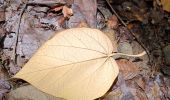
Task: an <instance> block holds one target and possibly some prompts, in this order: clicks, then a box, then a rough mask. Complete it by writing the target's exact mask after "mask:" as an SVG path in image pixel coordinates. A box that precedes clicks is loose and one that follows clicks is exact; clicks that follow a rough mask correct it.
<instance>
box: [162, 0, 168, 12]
mask: <svg viewBox="0 0 170 100" xmlns="http://www.w3.org/2000/svg"><path fill="white" fill-rule="evenodd" d="M161 3H162V7H163V10H165V11H168V12H170V0H161Z"/></svg>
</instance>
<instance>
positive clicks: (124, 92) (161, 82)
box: [0, 0, 170, 100]
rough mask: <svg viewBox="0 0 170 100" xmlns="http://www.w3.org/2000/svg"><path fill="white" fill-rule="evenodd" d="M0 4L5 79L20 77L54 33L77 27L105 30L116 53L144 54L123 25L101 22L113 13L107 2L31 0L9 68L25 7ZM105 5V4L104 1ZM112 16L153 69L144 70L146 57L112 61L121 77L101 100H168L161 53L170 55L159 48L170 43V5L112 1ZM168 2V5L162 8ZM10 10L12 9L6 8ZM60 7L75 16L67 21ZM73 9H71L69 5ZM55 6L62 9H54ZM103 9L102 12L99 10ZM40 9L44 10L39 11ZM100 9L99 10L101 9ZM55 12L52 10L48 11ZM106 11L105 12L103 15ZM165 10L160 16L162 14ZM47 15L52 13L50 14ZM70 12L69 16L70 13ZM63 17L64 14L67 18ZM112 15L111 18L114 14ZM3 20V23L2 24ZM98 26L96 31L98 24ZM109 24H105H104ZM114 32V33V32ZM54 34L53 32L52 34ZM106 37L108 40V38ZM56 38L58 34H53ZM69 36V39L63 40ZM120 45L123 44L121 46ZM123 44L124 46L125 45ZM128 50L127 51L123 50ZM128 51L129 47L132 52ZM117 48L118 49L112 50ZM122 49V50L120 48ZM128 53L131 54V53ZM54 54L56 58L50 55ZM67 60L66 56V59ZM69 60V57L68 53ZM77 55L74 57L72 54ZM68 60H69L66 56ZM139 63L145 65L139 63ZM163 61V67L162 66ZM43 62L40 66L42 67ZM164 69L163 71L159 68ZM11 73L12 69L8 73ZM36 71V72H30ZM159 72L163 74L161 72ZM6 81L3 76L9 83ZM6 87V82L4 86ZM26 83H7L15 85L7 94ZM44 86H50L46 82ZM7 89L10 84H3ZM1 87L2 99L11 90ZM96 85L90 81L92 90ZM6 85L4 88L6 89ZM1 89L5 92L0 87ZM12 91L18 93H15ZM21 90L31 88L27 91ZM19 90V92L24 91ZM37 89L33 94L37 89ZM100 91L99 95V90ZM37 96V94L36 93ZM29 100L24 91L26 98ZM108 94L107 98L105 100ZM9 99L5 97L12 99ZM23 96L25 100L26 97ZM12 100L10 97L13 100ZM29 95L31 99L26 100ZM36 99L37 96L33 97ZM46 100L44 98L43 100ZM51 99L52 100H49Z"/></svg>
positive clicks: (169, 86)
mask: <svg viewBox="0 0 170 100" xmlns="http://www.w3.org/2000/svg"><path fill="white" fill-rule="evenodd" d="M1 1H2V4H3V3H6V4H7V8H6V10H7V12H4V11H5V10H4V8H3V7H2V10H0V11H1V13H2V14H1V15H2V17H0V21H1V27H2V28H1V29H5V30H6V31H4V32H2V33H3V34H5V35H2V36H1V37H2V39H1V41H2V43H3V41H4V44H2V46H1V47H2V48H1V49H2V51H3V56H5V57H3V58H2V68H3V69H4V70H5V71H7V72H6V73H8V74H9V75H6V74H5V75H6V76H7V77H11V75H13V74H14V73H16V72H18V68H20V67H23V65H25V63H26V62H28V60H29V59H30V58H31V57H32V55H33V54H34V53H35V52H36V51H37V49H38V48H40V47H41V45H42V44H44V43H45V42H46V41H47V40H49V38H51V37H53V36H54V33H57V32H60V31H62V30H64V29H68V28H75V27H91V28H96V27H97V28H99V29H101V30H102V31H104V30H105V29H106V30H107V33H105V34H106V35H107V36H108V37H109V38H110V40H111V41H112V45H113V48H114V49H117V50H114V51H116V52H120V50H121V52H122V53H127V52H126V51H127V50H124V48H125V49H127V48H128V54H130V53H132V54H138V53H140V52H142V51H143V49H142V48H141V47H140V45H139V44H138V43H136V41H135V40H133V36H131V34H130V33H129V31H128V30H127V29H126V27H125V26H122V25H121V23H119V21H120V19H119V21H117V20H115V19H110V20H111V24H110V25H115V26H114V27H110V28H108V25H107V23H106V22H105V21H107V19H108V18H109V17H110V18H111V17H112V14H113V13H112V12H111V10H110V8H109V6H108V5H107V2H106V1H105V0H97V1H96V0H95V1H87V0H74V1H72V0H70V1H65V0H50V1H47V0H43V1H42V0H33V2H32V1H31V2H32V3H30V4H29V6H28V7H27V9H25V13H24V14H23V17H22V19H21V23H20V24H21V29H20V33H19V41H18V43H19V45H18V47H17V65H15V66H12V67H10V66H9V65H8V64H9V62H10V57H11V50H12V49H13V45H14V44H13V41H14V39H15V38H16V36H15V30H16V24H17V23H18V20H16V19H17V18H18V14H19V13H20V11H21V9H22V8H23V3H24V2H25V1H18V0H13V1H12V2H10V1H9V0H6V1H4V0H1ZM108 1H109V0H108ZM109 2H110V3H111V4H112V5H113V8H114V9H115V10H116V12H117V13H118V14H119V15H120V17H121V18H122V20H123V21H125V23H126V24H127V25H128V28H130V29H131V30H132V31H133V32H134V34H135V35H136V37H138V39H139V40H140V41H142V43H144V45H145V47H146V48H147V49H148V50H149V51H150V56H151V60H152V63H151V64H152V65H148V63H147V61H148V59H147V57H146V56H144V57H140V58H133V57H130V58H129V57H126V56H121V57H117V60H116V62H117V63H118V65H119V69H120V73H119V75H118V80H115V82H114V84H113V85H112V87H111V88H110V90H109V91H108V93H106V94H105V95H104V96H102V97H101V98H99V99H104V100H113V99H125V100H126V99H135V100H136V99H139V100H142V99H144V100H148V99H149V100H150V99H161V100H167V99H169V97H170V92H169V91H170V84H169V83H170V81H169V79H168V77H167V76H165V75H170V74H169V72H168V68H169V67H168V66H169V65H167V63H166V62H167V58H166V59H164V55H163V54H165V55H166V54H168V52H167V51H166V52H165V51H164V52H163V53H162V49H161V48H164V47H168V43H169V35H168V34H167V33H168V32H169V28H168V26H169V23H168V20H169V14H168V13H167V12H168V6H167V5H168V0H167V1H166V0H160V2H159V0H156V1H152V0H147V1H135V0H132V1H130V0H128V1H125V0H121V1H116V0H112V1H111V0H110V1H109ZM165 2H167V3H165ZM8 5H10V6H8ZM63 5H64V6H67V7H71V8H69V9H70V10H72V11H73V16H70V15H72V13H71V14H68V16H69V17H68V18H65V17H64V15H63V14H62V9H61V8H63ZM70 5H71V6H70ZM55 7H59V8H60V7H61V8H60V9H61V10H60V9H59V11H58V10H56V9H58V8H56V9H55ZM102 7H103V8H102ZM42 8H43V9H42ZM99 8H100V16H103V15H105V16H103V17H100V19H97V18H96V13H98V12H99V11H98V10H97V9H99ZM101 8H102V9H101ZM54 9H55V10H56V11H52V10H54ZM105 9H107V10H105ZM162 9H163V10H164V11H163V10H162ZM50 10H51V11H50ZM72 11H71V12H72ZM4 15H6V16H5V17H6V19H4V18H5V17H4ZM65 15H66V16H67V11H66V13H65ZM113 16H114V15H113ZM4 21H5V23H4ZM98 22H100V25H102V26H99V23H98ZM108 23H109V21H108ZM113 29H114V30H113ZM54 31H57V32H54ZM108 33H109V35H108ZM57 34H58V33H57ZM66 37H67V36H66ZM122 44H123V45H122ZM124 44H126V45H124ZM126 46H127V47H126ZM131 46H132V47H131ZM115 47H118V48H115ZM120 48H123V49H120ZM129 48H130V49H129ZM54 54H55V53H54ZM64 56H65V58H67V57H68V56H69V55H64ZM70 56H72V55H71V54H70ZM74 56H77V55H74ZM68 59H69V60H70V58H69V57H68ZM142 60H143V61H142ZM165 61H166V62H165ZM41 63H42V62H41ZM160 66H165V67H160ZM10 69H13V70H10ZM33 70H35V69H33ZM161 70H162V71H163V73H161V72H160V71H161ZM7 77H2V78H3V79H5V80H4V81H6V79H8V78H7ZM6 82H7V81H6ZM24 83H25V82H23V81H21V80H19V81H18V82H16V83H15V84H20V85H21V86H20V85H19V86H18V85H17V87H15V85H14V84H13V83H9V84H10V85H14V86H13V87H12V90H11V92H10V93H9V94H10V95H11V94H12V95H13V94H14V92H15V90H13V89H15V88H17V89H20V88H22V87H23V84H24ZM45 83H48V82H45ZM5 84H8V83H5ZM5 84H2V86H3V89H2V90H3V92H1V94H2V97H3V98H4V94H6V93H7V92H9V90H10V88H9V87H8V85H5ZM95 84H96V83H95V82H94V85H95ZM96 85H97V84H96ZM6 86H7V88H6ZM4 87H5V88H4ZM17 89H16V90H17ZM24 89H25V90H27V89H31V90H34V89H35V88H30V87H26V88H24ZM24 89H21V93H22V92H23V91H25V90H24ZM35 90H36V89H35ZM97 91H98V90H97ZM36 92H37V93H38V92H39V90H36ZM16 93H18V94H14V96H16V95H18V97H17V98H22V96H21V95H19V94H20V92H16ZM27 94H28V95H29V93H28V92H26V94H25V95H27ZM107 94H108V95H107ZM10 95H8V96H7V98H10ZM28 95H27V96H28ZM38 95H42V97H44V96H46V95H47V94H46V93H43V94H38ZM11 97H12V98H13V96H11ZM30 97H31V96H30V95H29V96H28V98H30ZM35 98H36V96H35ZM45 98H46V97H45ZM53 99H54V98H52V99H51V100H53Z"/></svg>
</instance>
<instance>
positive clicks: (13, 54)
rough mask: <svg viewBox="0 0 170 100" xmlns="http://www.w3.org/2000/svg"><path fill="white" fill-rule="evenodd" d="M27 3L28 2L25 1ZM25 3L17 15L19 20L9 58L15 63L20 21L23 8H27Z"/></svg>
mask: <svg viewBox="0 0 170 100" xmlns="http://www.w3.org/2000/svg"><path fill="white" fill-rule="evenodd" d="M27 3H28V2H27ZM27 3H25V5H24V7H23V9H22V10H21V13H20V15H19V22H18V26H17V31H16V39H15V42H14V50H13V53H12V57H11V60H12V61H13V62H14V63H15V64H16V62H17V59H16V57H17V46H18V38H19V32H20V23H21V19H22V15H23V14H24V12H25V9H26V8H27Z"/></svg>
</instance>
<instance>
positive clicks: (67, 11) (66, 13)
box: [62, 6, 73, 18]
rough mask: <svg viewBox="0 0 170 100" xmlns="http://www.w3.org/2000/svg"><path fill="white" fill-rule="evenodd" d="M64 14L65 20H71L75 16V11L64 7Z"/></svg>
mask: <svg viewBox="0 0 170 100" xmlns="http://www.w3.org/2000/svg"><path fill="white" fill-rule="evenodd" d="M62 13H63V15H64V17H65V18H70V17H71V16H72V15H73V10H72V9H71V8H69V7H67V6H63V10H62Z"/></svg>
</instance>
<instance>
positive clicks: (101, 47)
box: [14, 28, 119, 100]
mask: <svg viewBox="0 0 170 100" xmlns="http://www.w3.org/2000/svg"><path fill="white" fill-rule="evenodd" d="M112 52H114V48H113V46H112V43H111V41H110V40H109V38H108V37H107V36H106V35H105V34H103V33H102V32H101V31H99V30H97V29H90V28H73V29H68V30H65V31H62V32H60V33H57V34H56V35H55V36H54V37H53V38H52V39H50V40H48V41H47V42H46V43H45V44H44V45H43V46H42V47H40V49H39V50H38V51H37V52H36V53H35V54H34V56H33V57H32V58H31V59H30V60H29V62H28V63H27V64H25V66H24V67H23V69H21V71H20V72H18V73H17V74H16V75H15V76H14V78H20V79H23V80H25V81H27V82H29V83H31V84H32V85H33V86H35V87H36V88H38V89H40V90H41V91H43V92H45V93H48V94H51V95H53V96H56V97H61V98H65V99H68V100H92V99H95V98H98V97H101V96H102V95H104V94H105V93H106V92H107V91H108V89H109V88H110V87H111V85H112V83H113V81H114V80H115V78H116V77H117V75H118V73H119V70H118V65H117V64H116V62H115V60H114V59H113V58H112V57H110V55H111V54H112Z"/></svg>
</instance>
